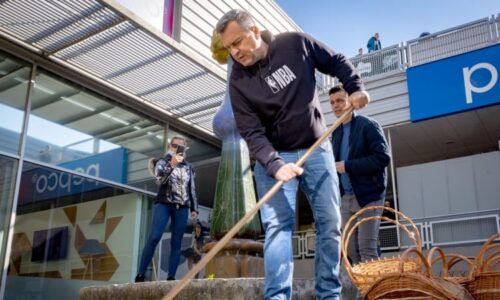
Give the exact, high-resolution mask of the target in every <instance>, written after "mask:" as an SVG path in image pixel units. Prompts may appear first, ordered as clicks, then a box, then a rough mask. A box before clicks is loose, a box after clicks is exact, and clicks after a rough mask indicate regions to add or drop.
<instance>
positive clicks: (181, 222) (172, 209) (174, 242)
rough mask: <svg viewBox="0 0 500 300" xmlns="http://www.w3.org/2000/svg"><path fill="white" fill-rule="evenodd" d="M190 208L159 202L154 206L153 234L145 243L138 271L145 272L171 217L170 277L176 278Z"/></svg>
mask: <svg viewBox="0 0 500 300" xmlns="http://www.w3.org/2000/svg"><path fill="white" fill-rule="evenodd" d="M188 215H189V208H187V207H179V208H177V206H176V205H173V204H165V203H160V202H157V203H155V205H154V208H153V223H152V224H151V234H150V235H149V238H148V241H147V242H146V244H145V245H144V250H143V251H142V257H141V264H140V265H139V271H138V272H137V273H139V274H144V272H146V268H147V267H148V265H149V262H151V259H152V258H153V255H154V253H155V249H156V245H158V242H159V241H160V239H161V236H162V235H163V232H164V231H165V226H167V223H168V219H169V218H170V219H171V222H170V229H171V231H172V237H171V239H170V257H169V258H168V277H169V278H175V272H177V266H178V265H179V261H180V259H181V245H182V237H183V235H184V231H185V230H186V225H187V220H188Z"/></svg>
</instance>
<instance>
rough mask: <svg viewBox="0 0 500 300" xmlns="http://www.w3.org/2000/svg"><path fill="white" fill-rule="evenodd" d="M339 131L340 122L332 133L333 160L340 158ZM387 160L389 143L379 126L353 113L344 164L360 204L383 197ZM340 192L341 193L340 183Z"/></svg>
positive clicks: (371, 120) (340, 130)
mask: <svg viewBox="0 0 500 300" xmlns="http://www.w3.org/2000/svg"><path fill="white" fill-rule="evenodd" d="M342 132H343V126H342V125H341V126H339V127H338V128H337V129H336V130H335V131H334V132H333V134H332V144H333V151H334V152H333V153H334V155H335V161H340V143H341V141H342ZM390 160H391V157H390V154H389V146H388V145H387V141H386V140H385V137H384V132H383V131H382V127H381V126H380V125H379V124H378V123H377V122H376V121H375V120H373V119H371V118H368V117H365V116H361V115H358V114H356V113H354V114H353V117H352V120H351V134H350V136H349V152H348V156H347V160H346V161H345V162H344V164H345V170H346V173H347V174H348V175H349V179H350V181H351V185H352V189H353V191H354V195H355V196H356V199H357V200H358V203H359V206H360V207H363V206H365V205H366V204H368V203H370V202H372V201H375V200H379V199H382V198H384V197H385V189H386V187H387V171H386V167H387V165H388V164H389V161H390ZM339 178H340V174H339ZM340 193H341V195H343V194H344V189H343V188H342V183H341V184H340Z"/></svg>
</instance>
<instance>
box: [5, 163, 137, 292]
mask: <svg viewBox="0 0 500 300" xmlns="http://www.w3.org/2000/svg"><path fill="white" fill-rule="evenodd" d="M142 202H143V195H141V194H137V193H134V192H130V191H127V190H124V189H120V188H117V187H113V186H110V185H108V184H104V183H102V182H97V181H95V180H90V179H86V178H83V177H81V176H79V175H74V174H69V173H65V172H61V171H58V170H55V169H50V168H47V167H44V166H41V165H35V164H31V163H25V164H24V166H23V173H22V177H21V186H20V194H19V200H18V206H17V216H16V222H15V226H14V227H13V229H12V230H13V231H14V232H13V240H12V248H11V255H10V257H9V268H8V274H7V280H6V286H5V287H6V290H5V299H77V298H78V291H79V289H80V288H82V287H84V286H89V285H95V284H98V285H99V284H110V283H124V282H130V281H131V279H132V278H133V276H135V271H136V265H137V260H138V251H139V247H140V245H139V243H140V235H141V231H140V230H141V228H140V227H141V217H140V216H139V215H138V213H137V212H138V211H141V206H142Z"/></svg>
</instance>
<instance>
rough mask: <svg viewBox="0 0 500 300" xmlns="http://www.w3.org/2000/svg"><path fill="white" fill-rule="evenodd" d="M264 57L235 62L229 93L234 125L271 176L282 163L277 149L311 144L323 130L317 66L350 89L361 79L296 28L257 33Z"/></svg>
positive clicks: (358, 87)
mask: <svg viewBox="0 0 500 300" xmlns="http://www.w3.org/2000/svg"><path fill="white" fill-rule="evenodd" d="M262 38H263V40H264V41H265V42H266V43H267V44H268V45H269V49H268V53H267V56H266V57H265V58H264V59H262V60H260V61H259V62H257V63H255V64H254V65H253V66H250V67H244V66H242V65H241V64H239V63H238V62H234V65H233V68H232V73H231V76H230V79H229V92H230V97H231V104H232V107H233V110H234V116H235V120H236V125H237V127H238V130H239V131H240V134H241V136H242V137H243V139H244V140H245V141H246V142H247V144H248V147H249V149H250V153H251V154H252V155H253V156H255V158H256V159H257V160H258V161H259V162H260V163H261V164H262V165H263V166H264V167H265V168H266V170H267V173H268V174H269V175H272V176H274V175H275V173H276V172H277V171H278V169H279V168H280V167H281V166H283V165H284V160H283V159H282V158H281V157H280V156H279V154H278V152H277V151H276V150H294V149H301V148H307V147H310V146H311V145H312V144H313V143H314V142H315V141H316V140H317V139H318V138H319V137H320V136H321V135H322V134H323V133H324V132H325V130H326V126H325V124H324V119H323V113H322V112H321V107H320V102H319V99H318V95H317V92H316V73H315V71H316V69H317V70H318V71H320V72H322V73H325V74H329V75H331V76H336V77H338V78H339V79H340V81H341V82H342V83H343V84H344V88H345V89H346V90H347V91H348V92H349V93H353V92H356V91H359V90H364V87H363V84H362V82H361V78H360V77H359V75H358V74H357V73H356V70H355V69H354V67H353V66H352V64H351V63H350V62H349V60H347V58H346V57H345V56H343V55H342V54H338V53H334V52H333V51H332V50H330V49H329V48H328V47H326V46H325V45H323V44H322V43H320V42H318V41H316V40H315V39H313V38H312V37H310V36H308V35H306V34H303V33H296V32H293V33H292V32H288V33H282V34H279V35H277V36H276V37H273V36H271V35H270V33H269V32H263V33H262Z"/></svg>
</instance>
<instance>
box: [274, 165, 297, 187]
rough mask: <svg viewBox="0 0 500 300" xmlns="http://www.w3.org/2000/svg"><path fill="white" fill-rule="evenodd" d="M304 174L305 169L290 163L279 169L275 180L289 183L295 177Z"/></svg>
mask: <svg viewBox="0 0 500 300" xmlns="http://www.w3.org/2000/svg"><path fill="white" fill-rule="evenodd" d="M303 172H304V169H302V168H300V167H298V166H297V165H296V164H294V163H288V164H286V165H284V166H282V167H281V168H279V170H278V172H276V175H274V178H276V180H282V181H284V182H287V181H288V180H290V179H292V178H294V177H295V176H298V175H301V174H302V173H303Z"/></svg>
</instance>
